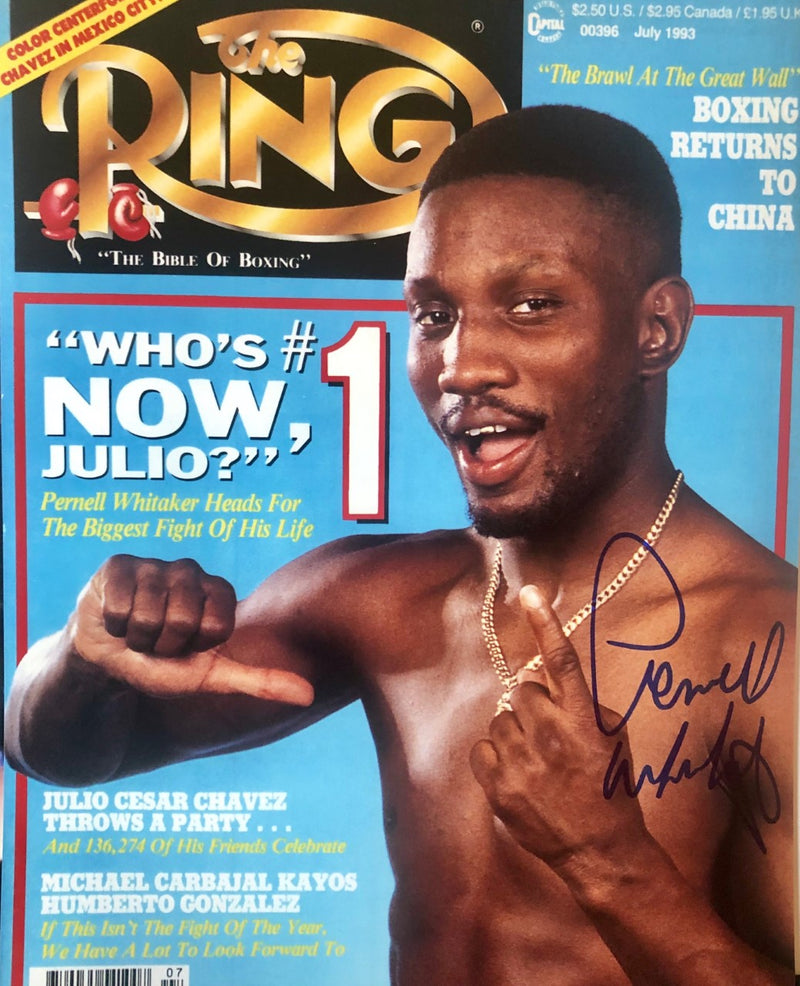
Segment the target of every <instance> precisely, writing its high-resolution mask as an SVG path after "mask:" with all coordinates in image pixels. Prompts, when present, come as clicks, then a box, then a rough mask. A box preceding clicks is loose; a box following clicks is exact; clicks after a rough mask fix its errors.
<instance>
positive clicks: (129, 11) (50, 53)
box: [0, 0, 178, 96]
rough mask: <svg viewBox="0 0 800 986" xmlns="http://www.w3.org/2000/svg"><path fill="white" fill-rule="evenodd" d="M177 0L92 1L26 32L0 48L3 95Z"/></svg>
mask: <svg viewBox="0 0 800 986" xmlns="http://www.w3.org/2000/svg"><path fill="white" fill-rule="evenodd" d="M177 2H178V0H90V2H89V3H79V4H78V5H77V6H76V7H72V8H71V9H70V10H68V11H66V12H65V13H63V14H61V15H59V16H58V17H53V18H51V19H50V20H49V21H45V22H44V24H40V25H39V27H35V28H33V30H31V31H26V32H25V34H21V35H20V36H19V37H18V38H14V40H13V41H9V42H8V43H7V44H4V45H3V46H2V50H0V96H4V95H5V94H6V93H8V92H13V91H14V90H15V89H19V87H20V86H24V85H25V83H26V82H32V81H33V80H34V79H37V78H38V77H39V76H40V75H45V74H46V73H47V72H51V71H52V70H53V69H55V68H58V67H59V66H61V65H64V64H65V63H66V62H69V61H70V59H72V58H74V57H75V56H76V55H78V54H83V53H84V52H86V51H88V50H89V49H90V48H95V47H97V45H100V44H102V43H103V42H104V41H107V40H108V39H109V38H112V37H114V35H115V34H119V33H120V31H124V30H125V29H126V28H128V27H131V25H133V24H137V23H139V22H140V21H143V20H146V19H147V18H148V17H150V16H152V15H153V14H157V13H158V12H159V10H163V9H164V7H169V6H171V5H172V4H173V3H177Z"/></svg>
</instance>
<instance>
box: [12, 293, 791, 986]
mask: <svg viewBox="0 0 800 986" xmlns="http://www.w3.org/2000/svg"><path fill="white" fill-rule="evenodd" d="M35 304H39V305H48V304H50V305H88V304H94V305H120V306H131V305H136V306H139V307H144V306H146V305H155V306H160V307H164V308H169V307H172V308H181V307H184V308H185V307H197V308H225V309H228V310H230V309H259V308H263V309H278V310H282V309H290V308H302V309H305V310H311V311H357V312H363V311H364V310H365V309H366V310H368V311H375V312H402V311H405V304H404V303H403V302H401V301H387V300H376V299H361V300H358V301H356V300H353V299H341V298H252V297H242V298H238V297H225V296H211V297H208V296H204V295H159V294H142V295H136V294H124V295H120V294H77V293H70V294H60V293H55V292H54V293H40V292H21V293H19V294H15V296H14V356H13V358H14V374H13V375H14V404H13V407H14V442H15V445H14V460H15V462H19V461H20V457H21V461H22V463H23V468H20V469H17V470H16V471H15V479H14V496H15V529H16V544H15V549H16V563H17V565H16V572H17V605H16V625H17V663H19V661H20V660H22V657H23V655H24V653H25V651H26V650H27V626H28V595H27V586H28V554H27V542H26V535H27V520H28V514H27V503H26V496H25V494H26V471H25V468H24V464H25V462H26V461H27V457H26V449H27V444H26V438H27V436H26V431H25V309H26V306H27V305H35ZM695 313H696V314H697V315H699V316H722V317H731V318H777V319H780V322H781V355H780V382H779V394H780V399H779V407H778V470H777V491H776V501H775V541H774V550H775V552H776V554H779V555H781V556H783V555H785V552H786V532H787V514H788V500H789V452H790V430H791V409H792V407H791V405H792V358H793V350H794V308H793V307H792V306H788V305H697V307H696V309H695ZM20 587H21V588H20ZM27 794H28V783H27V778H26V777H24V776H23V775H22V774H17V775H16V799H15V808H16V811H15V829H14V883H13V893H12V915H13V917H12V940H11V952H12V954H11V986H24V973H25V965H24V954H25V918H26V914H25V908H24V906H22V905H24V902H25V892H26V881H27V849H28V833H27V807H28V798H27Z"/></svg>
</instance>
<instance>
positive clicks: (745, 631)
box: [677, 494, 797, 735]
mask: <svg viewBox="0 0 800 986" xmlns="http://www.w3.org/2000/svg"><path fill="white" fill-rule="evenodd" d="M680 533H681V534H682V535H683V537H682V540H683V545H682V546H681V547H680V548H679V549H678V551H679V561H678V565H677V570H678V571H679V572H680V575H679V576H677V582H678V585H679V587H680V591H681V594H682V596H683V601H684V604H685V613H686V630H687V635H688V639H689V640H690V641H691V645H692V652H693V654H694V660H695V661H696V662H697V664H698V665H700V666H702V667H703V670H705V671H709V670H710V666H711V665H716V666H717V667H720V666H722V665H723V663H728V664H730V666H731V668H732V669H733V671H734V672H736V673H737V674H740V677H742V680H744V679H745V678H746V679H748V682H747V683H746V684H745V685H744V686H743V691H742V694H743V695H744V694H745V693H746V692H747V691H748V689H750V690H751V691H752V692H753V694H758V695H763V697H764V701H763V702H760V701H759V702H750V701H748V702H746V703H745V704H746V705H747V706H748V708H750V711H751V712H753V714H756V713H758V714H759V715H760V714H762V713H763V711H764V708H765V707H766V706H769V707H771V708H772V709H773V710H775V711H778V710H780V717H781V719H782V721H783V723H784V726H785V728H786V729H787V730H789V729H790V728H791V725H792V719H793V716H792V702H793V695H794V684H793V682H794V664H795V625H796V619H797V570H796V568H795V567H794V566H793V565H790V564H789V563H788V562H787V561H785V560H784V559H783V558H780V557H779V556H778V555H776V554H775V553H774V552H772V551H770V550H769V549H768V548H766V547H764V546H763V545H761V544H759V543H758V542H757V541H755V540H754V539H753V538H751V537H750V536H749V535H747V534H746V533H745V532H744V531H742V530H741V529H740V528H738V527H737V526H736V525H735V524H733V523H732V522H731V521H729V520H728V519H727V518H725V517H724V516H722V515H721V514H719V513H718V512H717V511H716V510H713V508H711V507H709V506H708V504H706V503H705V502H704V501H702V500H700V499H699V497H695V496H694V494H692V502H691V503H690V511H689V516H688V517H687V518H686V519H685V522H684V523H682V524H681V529H680ZM706 664H708V665H709V667H705V665H706ZM698 670H700V668H698ZM751 686H752V688H751ZM787 735H788V733H787Z"/></svg>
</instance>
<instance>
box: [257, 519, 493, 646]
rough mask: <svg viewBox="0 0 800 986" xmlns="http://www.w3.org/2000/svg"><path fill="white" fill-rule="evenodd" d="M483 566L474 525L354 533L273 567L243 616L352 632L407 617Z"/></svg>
mask: <svg viewBox="0 0 800 986" xmlns="http://www.w3.org/2000/svg"><path fill="white" fill-rule="evenodd" d="M481 566H482V549H481V547H480V544H479V540H478V538H477V537H476V535H474V534H473V533H472V532H470V531H469V530H456V531H430V532H428V533H425V534H391V535H356V536H353V537H348V538H342V539H340V540H337V541H331V542H329V543H328V544H325V545H322V546H321V547H319V548H316V549H314V550H313V551H310V552H308V553H307V554H304V555H302V556H300V557H299V558H297V559H295V560H294V561H292V562H290V563H289V564H288V565H286V566H284V567H283V568H282V569H280V570H278V571H277V572H275V573H274V574H273V575H271V576H270V577H269V578H268V579H266V580H265V581H264V582H263V583H262V584H261V586H260V587H259V588H258V589H257V590H256V591H255V592H254V593H253V595H252V596H251V597H250V598H249V599H247V600H245V601H244V602H243V603H242V604H241V609H242V617H243V619H244V620H246V621H247V622H258V623H270V624H275V623H281V624H283V625H291V626H294V627H303V628H305V629H306V630H318V631H320V632H322V633H323V634H328V633H335V632H337V631H338V632H341V633H343V634H346V635H348V636H352V635H353V634H355V633H358V632H359V631H360V628H363V627H366V626H368V625H370V623H374V622H375V621H376V620H379V621H380V623H381V625H382V626H383V627H384V628H386V627H388V626H391V625H392V624H393V623H396V622H401V621H405V622H407V621H408V616H409V612H412V611H414V608H419V607H425V606H428V605H430V604H431V602H432V601H434V600H435V599H436V598H437V597H441V595H442V594H445V593H447V591H448V590H449V588H450V587H452V586H453V585H456V584H459V583H460V582H462V581H463V580H464V579H465V578H468V577H469V573H470V572H479V571H481V570H482V569H481ZM475 577H479V576H477V575H476V576H475Z"/></svg>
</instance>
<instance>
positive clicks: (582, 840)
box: [470, 586, 646, 869]
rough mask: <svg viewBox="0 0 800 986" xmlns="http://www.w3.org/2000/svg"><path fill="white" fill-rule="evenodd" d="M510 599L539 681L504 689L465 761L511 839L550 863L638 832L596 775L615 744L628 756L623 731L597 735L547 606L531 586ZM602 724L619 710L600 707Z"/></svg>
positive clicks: (625, 801)
mask: <svg viewBox="0 0 800 986" xmlns="http://www.w3.org/2000/svg"><path fill="white" fill-rule="evenodd" d="M520 601H521V603H522V606H523V608H524V609H525V611H526V613H527V616H528V620H529V622H530V624H531V627H532V629H533V632H534V634H535V636H536V639H537V642H538V645H539V652H540V653H541V655H542V658H543V662H544V669H545V673H546V677H547V687H545V686H544V685H541V684H539V683H536V682H532V681H524V682H523V683H522V684H521V685H519V687H518V688H517V689H516V690H515V691H514V693H513V695H512V698H511V704H512V706H513V710H514V711H513V712H501V713H500V714H499V715H497V716H496V717H495V718H494V719H493V721H492V723H491V726H490V727H489V739H486V740H481V741H480V742H479V743H477V744H476V745H475V746H474V747H473V749H472V753H471V757H470V762H471V765H472V771H473V773H474V774H475V777H476V779H477V780H478V782H479V783H480V785H481V786H482V787H483V789H484V792H485V794H486V797H487V799H488V800H489V803H490V805H491V806H492V810H493V811H494V813H495V814H496V815H497V817H498V818H499V819H500V820H501V821H502V822H503V823H504V824H505V826H506V828H507V829H508V831H509V833H510V834H511V835H512V836H513V838H514V839H515V840H516V841H517V842H518V843H519V844H520V846H522V848H523V849H527V850H528V851H529V852H531V853H534V854H535V855H536V856H539V857H540V858H541V859H542V860H544V862H546V863H547V864H548V865H550V866H551V867H553V868H554V869H558V868H559V867H560V866H562V865H563V864H565V863H567V862H570V861H573V860H575V859H577V858H578V857H580V856H582V855H584V856H585V855H586V854H587V853H589V854H594V853H608V852H609V850H610V848H611V846H612V845H614V844H619V845H625V844H627V841H626V840H629V839H631V838H633V839H636V838H641V837H642V836H643V835H645V834H646V829H645V826H644V820H643V818H642V813H641V809H640V807H639V803H638V801H637V800H636V799H635V798H631V797H629V796H628V795H627V794H625V793H624V792H623V791H622V790H621V789H618V790H617V791H616V792H615V794H614V796H613V798H611V799H610V800H606V799H605V798H604V796H603V780H604V777H605V772H606V770H607V768H608V764H609V761H610V759H611V756H612V754H613V752H614V749H615V747H616V746H617V744H619V743H622V744H623V745H624V746H623V749H624V753H623V756H627V757H630V751H629V749H628V740H627V735H626V733H625V730H624V729H623V730H620V731H619V732H617V733H615V734H614V735H613V736H607V735H605V733H604V732H602V731H601V730H600V729H599V728H598V725H597V721H596V718H595V705H594V702H593V699H592V695H591V693H590V691H589V687H588V685H587V683H586V678H585V677H584V674H583V669H582V668H581V665H580V661H579V659H578V655H577V654H576V653H575V649H574V647H573V646H572V644H571V643H570V642H569V640H568V639H567V638H566V637H565V636H564V632H563V630H562V629H561V626H560V624H559V622H558V618H557V617H556V615H555V613H554V612H553V610H552V608H551V607H550V606H548V605H547V603H546V602H545V601H544V599H543V598H542V596H541V594H540V593H539V591H538V590H537V589H535V588H534V587H533V586H526V587H524V588H523V589H522V591H521V592H520ZM600 711H601V714H602V720H603V722H604V724H605V725H606V726H608V727H613V726H616V725H618V724H619V722H620V717H619V716H618V715H617V714H616V713H615V712H612V711H610V710H608V709H604V708H602V707H601V708H600Z"/></svg>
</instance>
